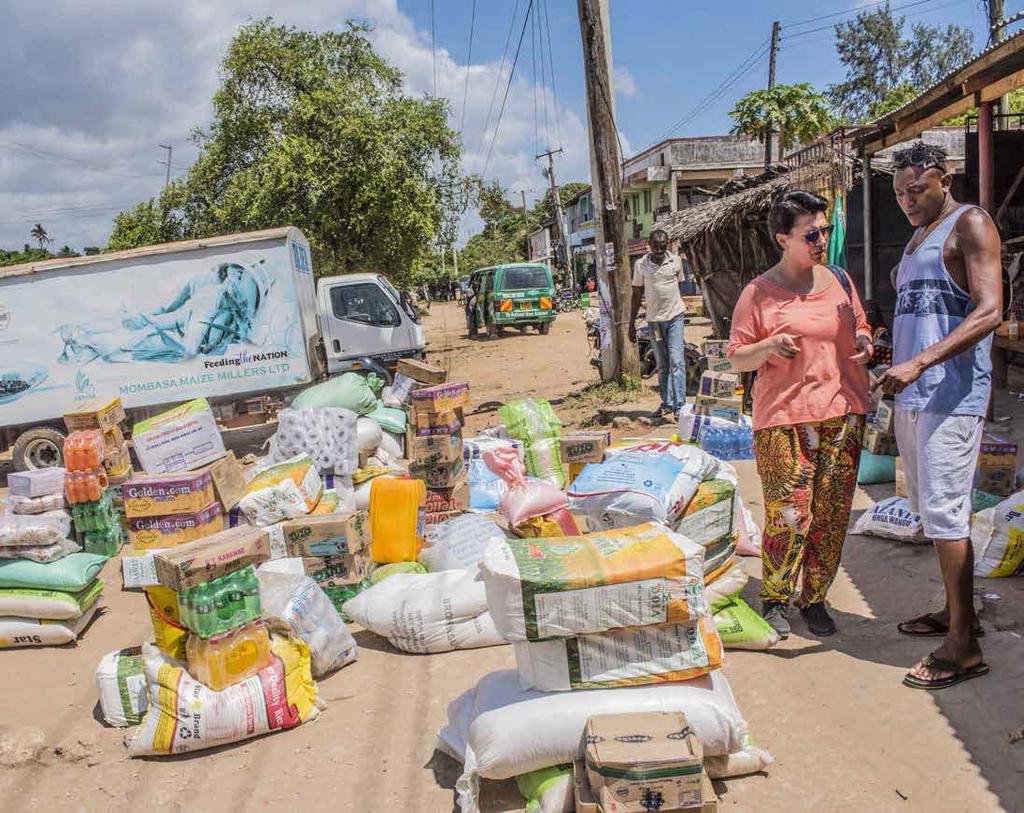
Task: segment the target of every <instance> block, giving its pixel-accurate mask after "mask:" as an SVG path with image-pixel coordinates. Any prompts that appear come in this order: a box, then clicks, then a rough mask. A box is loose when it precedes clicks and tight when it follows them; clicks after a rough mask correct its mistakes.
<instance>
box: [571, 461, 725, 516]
mask: <svg viewBox="0 0 1024 813" xmlns="http://www.w3.org/2000/svg"><path fill="white" fill-rule="evenodd" d="M679 448H692V447H679ZM696 451H698V452H700V450H699V449H698V450H696ZM700 454H701V455H703V457H701V456H697V455H693V456H688V457H681V456H680V455H678V454H673V453H670V452H667V451H666V452H659V453H656V454H650V453H647V452H645V451H643V450H629V451H625V452H620V453H619V454H616V455H615V456H614V457H612V458H611V459H610V460H606V461H605V462H604V463H591V464H589V465H587V466H584V467H583V471H581V472H580V473H579V475H577V477H576V479H575V480H573V482H572V485H571V486H569V489H568V491H567V492H566V493H567V495H568V497H569V510H570V511H572V514H573V516H574V517H576V521H577V522H578V523H579V525H580V528H581V529H583V530H586V531H599V530H605V529H608V528H626V527H629V526H630V525H637V524H639V523H641V522H660V523H664V524H667V525H673V524H675V522H676V521H677V520H678V519H679V517H681V516H682V514H683V512H684V511H685V510H686V506H687V505H688V504H689V502H690V500H692V499H693V495H694V494H696V493H697V487H698V486H699V485H700V483H701V480H704V479H707V476H708V475H706V474H705V469H706V468H707V466H706V465H705V460H704V457H706V455H704V453H703V452H700Z"/></svg>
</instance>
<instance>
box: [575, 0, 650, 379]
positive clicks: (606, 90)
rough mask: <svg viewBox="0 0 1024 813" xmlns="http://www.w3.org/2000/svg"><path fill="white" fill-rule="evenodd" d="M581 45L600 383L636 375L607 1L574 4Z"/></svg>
mask: <svg viewBox="0 0 1024 813" xmlns="http://www.w3.org/2000/svg"><path fill="white" fill-rule="evenodd" d="M577 7H578V10H579V18H580V36H581V37H582V40H583V73H584V77H585V80H586V92H587V118H588V123H589V125H590V156H591V158H590V163H591V175H592V181H593V196H594V198H595V206H594V231H595V237H596V238H597V239H596V241H595V242H596V245H595V246H594V248H595V249H596V255H597V263H598V274H599V275H601V274H602V273H607V274H608V276H607V279H608V295H609V299H610V309H611V316H610V320H611V324H610V326H609V328H610V331H611V347H610V348H607V349H608V351H609V352H608V353H606V354H603V356H604V357H605V358H606V359H607V363H602V370H601V372H602V378H603V379H604V380H605V381H620V380H622V378H623V376H626V375H629V376H632V377H634V378H638V377H639V376H640V359H639V358H638V356H637V352H636V345H635V344H633V342H631V341H630V340H629V310H630V302H631V300H632V297H633V286H632V284H631V277H632V274H631V273H630V272H631V269H630V267H629V253H628V250H627V244H626V221H625V218H624V216H623V209H622V166H621V163H620V156H619V142H618V135H617V132H616V129H615V113H614V109H613V104H614V101H613V99H614V90H613V88H612V82H611V69H610V65H611V54H610V45H609V40H610V37H609V34H608V31H607V28H606V25H607V19H608V12H607V0H577ZM607 243H611V246H612V257H611V258H610V259H611V260H612V263H613V265H614V268H613V269H611V270H610V272H609V271H607V270H606V268H607V266H606V263H605V245H606V244H607Z"/></svg>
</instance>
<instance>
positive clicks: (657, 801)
mask: <svg viewBox="0 0 1024 813" xmlns="http://www.w3.org/2000/svg"><path fill="white" fill-rule="evenodd" d="M584 754H585V759H584V761H583V762H577V763H576V764H575V765H574V766H573V785H574V789H575V797H576V813H647V811H650V810H659V811H662V813H679V811H690V813H715V811H717V810H718V797H717V796H716V795H715V791H714V788H713V787H712V785H711V780H710V779H709V778H708V776H707V774H705V773H704V749H703V748H702V747H701V744H700V740H698V739H697V737H696V736H695V735H694V733H693V731H692V729H690V727H689V726H688V725H687V722H686V716H685V715H684V714H683V713H682V712H678V711H674V712H638V713H633V714H597V715H594V716H593V717H591V718H590V719H589V720H587V727H586V731H585V732H584Z"/></svg>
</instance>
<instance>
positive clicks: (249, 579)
mask: <svg viewBox="0 0 1024 813" xmlns="http://www.w3.org/2000/svg"><path fill="white" fill-rule="evenodd" d="M242 572H243V573H244V574H245V576H244V577H243V578H244V580H245V588H244V589H245V614H246V615H247V616H249V617H250V618H258V617H259V615H260V613H261V612H262V611H263V607H262V605H261V604H260V580H259V578H258V577H257V576H256V571H255V569H253V568H252V567H247V568H245V569H244V570H243V571H242Z"/></svg>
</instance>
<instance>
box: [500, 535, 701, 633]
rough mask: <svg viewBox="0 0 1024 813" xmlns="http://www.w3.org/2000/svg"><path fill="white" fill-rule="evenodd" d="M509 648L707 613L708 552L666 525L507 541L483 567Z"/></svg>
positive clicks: (679, 620)
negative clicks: (523, 642) (706, 570)
mask: <svg viewBox="0 0 1024 813" xmlns="http://www.w3.org/2000/svg"><path fill="white" fill-rule="evenodd" d="M480 575H481V577H482V578H483V582H484V585H485V587H486V592H487V606H488V607H489V609H490V611H491V617H492V618H493V620H494V624H495V626H496V627H497V629H498V632H499V633H500V634H501V636H502V637H503V638H504V639H505V640H506V641H539V640H543V639H545V638H554V637H568V636H573V635H586V634H589V633H595V632H604V631H605V630H611V629H621V628H625V627H640V626H645V625H647V624H668V623H682V622H685V621H688V620H690V619H692V618H694V617H696V616H698V615H702V614H706V613H707V612H708V606H707V602H706V600H705V597H704V549H703V548H702V547H701V546H700V545H697V544H696V543H694V542H691V541H690V540H689V539H686V538H685V537H682V536H679V535H678V534H674V533H672V532H671V531H669V530H668V529H666V528H664V527H663V526H660V525H656V524H654V523H649V524H647V525H639V526H637V527H635V528H626V529H622V530H617V531H609V532H607V533H602V534H588V535H585V536H572V537H553V538H539V539H510V540H508V542H507V543H506V544H504V545H495V546H493V547H490V548H488V549H487V551H486V552H485V554H484V560H483V562H482V564H481V565H480Z"/></svg>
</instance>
